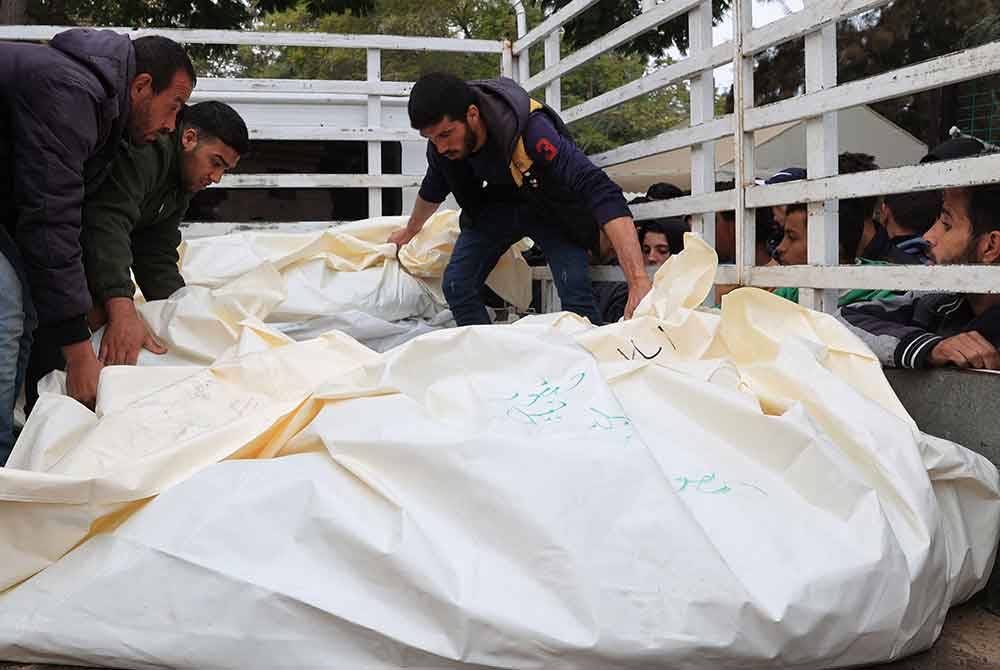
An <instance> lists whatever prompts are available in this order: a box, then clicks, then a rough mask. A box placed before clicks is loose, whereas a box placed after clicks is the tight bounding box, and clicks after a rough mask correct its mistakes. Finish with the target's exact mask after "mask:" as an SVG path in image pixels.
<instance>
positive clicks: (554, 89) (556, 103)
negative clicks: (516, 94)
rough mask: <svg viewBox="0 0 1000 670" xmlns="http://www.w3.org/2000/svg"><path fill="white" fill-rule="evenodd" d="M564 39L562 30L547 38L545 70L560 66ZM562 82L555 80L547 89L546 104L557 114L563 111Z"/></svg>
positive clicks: (555, 31) (552, 33)
mask: <svg viewBox="0 0 1000 670" xmlns="http://www.w3.org/2000/svg"><path fill="white" fill-rule="evenodd" d="M561 37H562V29H560V28H556V29H555V30H553V31H552V32H551V33H550V34H549V36H548V37H546V38H545V68H546V69H548V68H550V67H554V66H556V65H558V64H559V46H560V42H561ZM561 82H562V80H561V79H558V78H557V79H553V80H552V81H551V82H550V83H549V85H548V86H546V87H545V104H547V105H548V106H549V107H551V108H552V109H554V110H556V112H560V111H562V83H561Z"/></svg>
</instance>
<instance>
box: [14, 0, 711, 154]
mask: <svg viewBox="0 0 1000 670" xmlns="http://www.w3.org/2000/svg"><path fill="white" fill-rule="evenodd" d="M30 3H31V4H30V7H29V12H30V16H31V19H32V20H33V21H34V22H36V23H46V24H60V25H116V26H138V27H142V26H160V27H162V26H168V27H178V28H181V27H183V28H230V29H236V28H244V29H248V28H254V29H258V30H281V31H319V32H331V33H354V34H383V35H410V36H427V37H469V38H476V39H504V38H506V39H511V40H513V39H515V38H516V36H517V28H516V19H515V14H514V12H513V10H512V8H511V6H510V3H509V0H299V1H298V2H295V0H256V1H255V2H245V1H243V0H158V1H157V2H149V1H148V0H30ZM729 3H730V0H716V2H715V3H714V4H715V10H716V14H717V16H718V15H720V14H721V12H722V11H724V10H725V9H726V8H727V7H728V6H729ZM565 4H566V0H528V1H527V2H526V3H525V5H526V9H527V11H528V21H529V25H537V24H538V23H540V22H541V21H542V20H543V19H544V17H545V16H546V15H547V14H548V13H551V12H552V11H555V10H556V9H557V8H558V7H561V6H563V5H565ZM640 11H641V0H625V1H622V0H602V1H601V2H599V3H598V4H597V5H595V6H594V7H592V8H591V9H589V10H587V11H586V12H584V13H583V14H582V15H581V16H579V17H577V19H575V20H574V21H573V22H571V23H570V25H568V26H567V28H566V31H565V34H564V39H563V41H564V52H565V53H568V52H570V51H572V50H574V49H576V48H579V47H580V46H583V45H585V44H586V43H588V42H590V41H591V40H593V39H596V38H597V37H600V35H602V34H604V33H606V32H608V31H610V30H612V29H613V28H615V27H616V26H618V25H620V24H621V23H623V22H625V21H627V20H629V19H631V18H633V17H635V16H637V15H638V14H639V12H640ZM671 45H676V46H678V47H680V48H682V49H683V48H686V46H687V24H686V21H685V20H684V19H683V17H681V19H680V20H678V21H674V22H671V23H670V24H667V25H665V26H662V27H661V28H660V29H659V30H656V31H653V32H650V33H649V34H648V35H646V36H644V37H641V38H638V39H636V40H635V41H633V42H632V43H631V44H628V45H625V46H624V47H623V48H622V49H620V50H618V51H617V52H614V53H610V54H606V55H604V56H602V57H600V58H597V59H594V60H593V61H591V62H590V63H588V64H587V65H586V66H584V67H582V68H580V69H578V70H576V71H574V72H573V73H571V74H570V75H569V76H567V77H564V78H563V80H562V100H563V107H564V108H570V107H572V106H574V105H577V104H579V103H582V102H584V101H586V100H588V99H590V98H592V97H594V96H597V95H600V94H601V93H604V92H606V91H609V90H611V89H613V88H615V87H617V86H621V85H623V84H626V83H628V82H630V81H633V80H635V79H637V78H638V77H641V76H642V75H643V74H644V73H645V72H646V70H647V69H649V68H650V67H655V66H657V65H660V64H663V62H662V61H659V60H654V59H651V58H650V56H651V55H652V56H655V57H659V56H660V54H661V53H662V52H663V50H664V49H665V48H666V47H668V46H671ZM190 52H191V54H192V56H193V57H194V59H195V62H196V63H195V64H196V66H197V68H198V70H199V72H200V73H201V74H202V75H208V76H243V77H269V78H291V79H364V77H365V69H366V66H365V63H366V56H365V52H364V50H361V49H318V48H305V47H250V46H241V47H205V46H195V47H192V48H191V49H190ZM531 60H532V72H537V71H539V70H540V69H541V68H542V61H543V49H542V48H541V45H538V46H536V47H534V48H533V49H532V54H531ZM436 70H443V71H448V72H453V73H455V74H456V75H458V76H460V77H463V78H465V79H480V78H490V77H495V76H497V75H498V74H499V58H498V57H497V56H496V55H493V54H461V53H438V52H427V53H421V52H383V54H382V77H383V79H385V80H388V81H414V80H416V79H418V78H419V77H420V76H421V75H422V74H425V73H427V72H431V71H436ZM534 94H535V95H536V96H544V92H542V91H536V92H534ZM687 106H688V96H687V89H686V88H685V87H684V86H679V87H674V88H673V89H665V90H663V91H659V92H657V93H654V94H650V95H648V96H645V97H643V98H640V99H636V100H633V101H630V102H628V103H625V104H623V105H620V106H619V107H617V108H615V109H612V110H608V111H606V112H603V113H601V114H599V115H597V116H595V117H591V118H588V119H584V120H582V121H580V122H577V123H575V124H573V126H572V131H573V133H574V136H575V138H576V140H577V142H578V143H579V144H580V145H581V146H582V148H583V149H584V150H585V151H588V152H598V151H604V150H607V149H611V148H613V147H616V146H619V145H621V144H624V143H628V142H634V141H638V140H641V139H645V138H649V137H652V136H654V135H656V134H658V133H660V132H663V131H664V130H666V129H667V128H670V127H672V126H675V125H677V124H679V123H683V122H684V121H685V119H686V117H687Z"/></svg>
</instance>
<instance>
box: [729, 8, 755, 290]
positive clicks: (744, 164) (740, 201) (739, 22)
mask: <svg viewBox="0 0 1000 670" xmlns="http://www.w3.org/2000/svg"><path fill="white" fill-rule="evenodd" d="M733 12H734V17H733V49H734V54H733V83H734V90H733V98H734V103H733V118H734V119H735V125H736V129H735V133H734V141H735V144H736V146H735V148H736V166H735V168H736V169H735V175H734V176H735V181H736V274H737V277H738V278H739V283H740V284H741V285H743V286H747V285H749V283H750V279H751V275H752V272H753V265H754V259H755V258H756V253H755V243H756V240H755V238H756V230H755V227H754V222H755V219H756V214H755V212H754V210H752V209H747V207H746V189H747V187H748V186H750V185H752V184H753V183H754V172H755V169H754V143H753V132H746V131H745V130H744V118H743V115H744V113H745V112H746V110H748V109H750V108H752V107H753V106H754V90H753V89H754V87H753V54H744V53H743V38H744V36H745V35H746V34H747V33H749V32H750V31H751V30H752V29H753V2H752V0H736V2H734V3H733Z"/></svg>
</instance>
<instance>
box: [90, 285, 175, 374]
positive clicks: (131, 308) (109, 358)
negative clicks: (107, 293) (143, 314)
mask: <svg viewBox="0 0 1000 670" xmlns="http://www.w3.org/2000/svg"><path fill="white" fill-rule="evenodd" d="M107 312H108V327H107V329H105V331H104V337H103V338H102V339H101V353H100V360H101V363H103V364H104V365H135V363H136V361H137V360H138V359H139V350H140V349H147V350H148V351H151V352H153V353H154V354H165V353H167V350H166V348H165V347H164V346H163V345H161V344H160V343H159V342H157V341H156V338H155V337H153V335H152V334H151V333H150V332H149V331H148V330H147V328H146V324H144V323H143V322H142V319H140V318H139V314H138V312H136V311H135V304H134V303H133V302H132V301H131V300H130V299H129V298H112V299H111V300H108V301H107Z"/></svg>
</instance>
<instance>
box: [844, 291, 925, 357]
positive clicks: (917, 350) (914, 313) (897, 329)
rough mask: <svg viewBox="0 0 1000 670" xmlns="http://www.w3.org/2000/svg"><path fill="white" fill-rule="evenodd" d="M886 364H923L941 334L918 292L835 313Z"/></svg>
mask: <svg viewBox="0 0 1000 670" xmlns="http://www.w3.org/2000/svg"><path fill="white" fill-rule="evenodd" d="M838 317H839V318H840V320H841V321H842V322H843V323H844V324H846V325H847V326H848V327H849V328H850V329H851V331H852V332H854V334H855V335H857V336H858V337H859V338H861V340H862V341H863V342H864V343H865V344H867V345H868V347H869V348H870V349H871V350H872V351H873V352H874V353H875V355H876V356H878V358H879V361H881V362H882V365H883V366H884V367H887V368H925V367H928V364H927V359H928V357H929V356H930V354H931V350H932V349H934V347H935V346H936V345H937V343H938V342H940V341H941V340H943V339H944V338H943V337H941V336H940V335H937V334H936V333H934V332H933V328H931V326H932V325H933V321H934V318H933V315H932V314H931V313H929V312H928V310H927V309H926V306H925V305H923V304H922V303H921V298H920V296H919V295H918V294H915V293H907V294H905V295H901V296H899V297H897V298H894V299H892V300H872V301H870V302H859V303H854V304H851V305H847V306H845V307H842V308H841V310H840V313H839V314H838Z"/></svg>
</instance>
